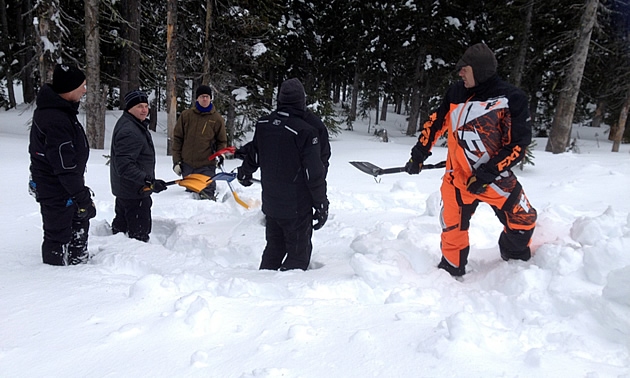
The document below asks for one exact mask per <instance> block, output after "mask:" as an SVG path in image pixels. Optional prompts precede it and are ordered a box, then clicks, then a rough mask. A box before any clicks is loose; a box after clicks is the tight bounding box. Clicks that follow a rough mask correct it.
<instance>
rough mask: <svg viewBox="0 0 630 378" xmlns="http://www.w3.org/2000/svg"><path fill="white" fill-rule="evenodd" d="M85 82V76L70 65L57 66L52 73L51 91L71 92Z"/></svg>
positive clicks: (59, 92)
mask: <svg viewBox="0 0 630 378" xmlns="http://www.w3.org/2000/svg"><path fill="white" fill-rule="evenodd" d="M84 81H85V74H84V73H83V71H81V70H80V69H78V68H76V67H75V66H72V65H70V64H57V65H56V66H55V70H54V71H53V82H52V89H53V91H55V93H58V94H62V93H68V92H72V91H73V90H75V89H77V88H79V87H80V86H81V84H83V82H84Z"/></svg>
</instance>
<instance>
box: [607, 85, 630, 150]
mask: <svg viewBox="0 0 630 378" xmlns="http://www.w3.org/2000/svg"><path fill="white" fill-rule="evenodd" d="M628 111H630V89H628V92H627V94H626V102H625V103H624V104H623V106H622V107H621V111H620V112H619V121H618V122H617V130H616V131H615V135H614V137H613V147H612V152H619V145H620V144H621V138H622V137H623V132H624V131H625V129H626V121H627V120H628ZM611 134H612V133H611Z"/></svg>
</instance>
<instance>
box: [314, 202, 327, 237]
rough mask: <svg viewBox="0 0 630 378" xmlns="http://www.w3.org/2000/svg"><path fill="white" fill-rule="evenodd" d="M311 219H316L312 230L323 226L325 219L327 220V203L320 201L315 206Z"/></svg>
mask: <svg viewBox="0 0 630 378" xmlns="http://www.w3.org/2000/svg"><path fill="white" fill-rule="evenodd" d="M313 220H316V221H317V223H315V224H314V225H313V230H319V229H320V228H322V227H324V225H325V224H326V221H327V220H328V203H322V204H319V205H317V206H315V213H314V214H313Z"/></svg>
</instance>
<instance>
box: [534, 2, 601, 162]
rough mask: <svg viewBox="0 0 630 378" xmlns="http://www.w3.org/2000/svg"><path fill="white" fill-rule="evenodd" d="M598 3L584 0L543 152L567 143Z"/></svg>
mask: <svg viewBox="0 0 630 378" xmlns="http://www.w3.org/2000/svg"><path fill="white" fill-rule="evenodd" d="M598 6H599V0H587V1H586V7H585V9H584V13H583V14H582V18H581V20H580V28H579V30H578V31H577V39H576V41H575V45H574V47H573V55H572V57H571V61H570V63H569V67H568V70H567V72H566V73H565V80H566V81H565V83H564V86H563V87H562V89H561V90H560V96H559V99H558V104H557V105H556V113H555V116H554V119H553V124H552V125H551V133H550V135H549V139H548V140H547V147H546V148H545V150H546V151H548V152H553V153H554V154H559V153H563V152H565V151H566V149H567V147H568V146H569V139H570V137H571V125H572V123H573V114H574V113H575V104H576V102H577V97H578V94H579V92H580V85H581V83H582V76H583V74H584V66H585V65H586V58H587V57H588V48H589V45H590V42H591V34H592V32H593V26H594V25H595V20H596V19H597V7H598Z"/></svg>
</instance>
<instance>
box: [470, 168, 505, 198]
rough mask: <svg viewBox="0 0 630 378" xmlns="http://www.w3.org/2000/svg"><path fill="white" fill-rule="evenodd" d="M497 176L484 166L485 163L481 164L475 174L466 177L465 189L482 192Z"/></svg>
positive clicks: (477, 192)
mask: <svg viewBox="0 0 630 378" xmlns="http://www.w3.org/2000/svg"><path fill="white" fill-rule="evenodd" d="M497 176H498V173H496V174H495V173H492V172H490V171H489V170H488V168H486V165H485V164H482V165H480V166H479V168H477V170H476V171H475V174H474V175H472V176H470V177H469V178H468V182H467V183H466V190H468V191H469V192H470V193H472V194H476V195H479V194H482V193H483V192H485V191H486V188H487V187H488V184H490V183H491V182H493V181H494V179H495V178H496V177H497Z"/></svg>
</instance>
